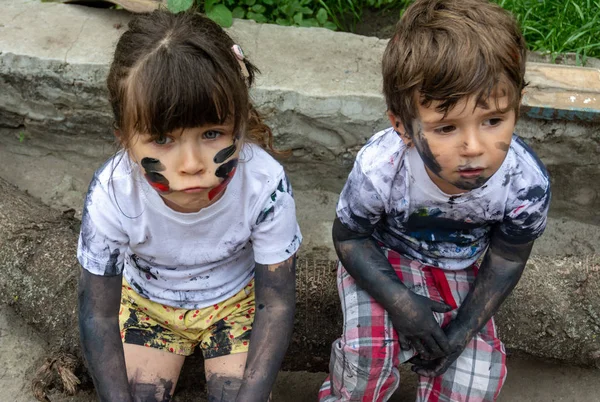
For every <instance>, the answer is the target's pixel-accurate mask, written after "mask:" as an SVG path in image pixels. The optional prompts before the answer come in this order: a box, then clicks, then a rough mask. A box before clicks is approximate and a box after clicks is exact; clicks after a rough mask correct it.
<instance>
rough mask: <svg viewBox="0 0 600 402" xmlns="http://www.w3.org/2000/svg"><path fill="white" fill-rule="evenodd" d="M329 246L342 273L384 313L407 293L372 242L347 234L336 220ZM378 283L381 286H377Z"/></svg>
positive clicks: (349, 232) (346, 230)
mask: <svg viewBox="0 0 600 402" xmlns="http://www.w3.org/2000/svg"><path fill="white" fill-rule="evenodd" d="M333 244H334V246H335V250H336V252H337V255H338V257H339V259H340V261H341V262H342V265H344V268H346V271H348V273H349V274H350V275H351V276H352V278H353V279H354V280H355V281H356V283H357V284H358V285H359V286H360V287H361V288H362V289H364V290H365V291H366V292H367V293H369V295H371V297H373V298H374V299H375V300H377V301H378V302H379V303H380V304H381V305H382V306H383V307H384V308H385V309H386V310H388V311H389V310H391V308H392V306H394V305H395V304H397V303H399V302H400V301H401V300H402V297H401V296H402V294H403V293H405V292H407V291H408V289H407V288H406V286H404V284H403V283H402V282H401V281H400V279H399V278H398V275H397V274H396V272H395V271H394V268H393V267H392V266H391V265H390V263H389V261H388V259H387V258H386V256H385V255H384V254H383V252H382V251H381V248H380V247H379V246H378V245H377V243H376V242H375V240H373V238H371V237H370V236H368V235H358V234H356V233H354V232H351V231H350V230H348V229H346V227H345V226H344V225H343V224H342V223H341V222H340V221H339V219H337V218H336V220H335V222H334V223H333ZM382 283H385V286H381V284H382Z"/></svg>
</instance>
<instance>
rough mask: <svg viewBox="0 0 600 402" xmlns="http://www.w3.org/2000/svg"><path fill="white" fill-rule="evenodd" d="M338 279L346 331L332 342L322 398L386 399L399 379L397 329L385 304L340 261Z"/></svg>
mask: <svg viewBox="0 0 600 402" xmlns="http://www.w3.org/2000/svg"><path fill="white" fill-rule="evenodd" d="M390 262H391V261H390ZM392 265H393V264H392ZM394 268H397V267H396V266H395V267H394ZM337 282H338V292H339V295H340V300H341V303H342V311H343V313H344V332H343V335H342V337H341V338H340V339H338V340H336V341H335V342H334V343H333V345H332V348H331V358H330V363H329V371H330V375H329V377H328V378H327V379H326V380H325V383H324V384H323V385H322V386H321V389H320V391H319V401H321V402H333V401H363V402H367V401H368V402H383V401H387V400H388V399H389V398H390V397H391V396H392V394H393V393H394V391H395V390H396V388H398V385H399V383H400V374H399V372H398V368H397V367H398V364H399V358H398V357H399V352H400V347H399V343H398V336H397V334H396V331H395V330H394V328H393V326H392V323H391V321H390V320H389V317H388V314H387V312H386V311H385V310H384V309H383V307H382V306H381V305H380V304H379V303H377V302H376V301H375V300H374V299H373V298H372V297H371V296H369V294H368V293H367V292H365V291H364V290H362V289H361V288H360V287H358V286H357V285H356V282H355V281H354V279H352V277H351V276H350V275H349V274H348V272H347V271H346V270H345V269H344V267H343V266H342V265H341V264H339V265H338V280H337Z"/></svg>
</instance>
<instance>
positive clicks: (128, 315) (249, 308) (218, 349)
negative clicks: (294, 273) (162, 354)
mask: <svg viewBox="0 0 600 402" xmlns="http://www.w3.org/2000/svg"><path fill="white" fill-rule="evenodd" d="M254 311H255V305H254V280H252V281H251V282H250V283H249V284H248V285H246V287H244V289H242V290H240V291H239V292H238V293H237V294H236V295H234V296H233V297H231V298H229V299H227V300H225V301H223V302H221V303H219V304H215V305H214V306H210V307H206V308H203V309H199V310H186V309H181V308H175V307H171V306H165V305H163V304H160V303H155V302H153V301H151V300H148V299H146V298H143V297H141V296H140V295H139V294H138V293H137V292H136V291H135V290H133V289H132V288H131V287H130V286H129V284H128V283H127V282H126V281H125V280H123V288H122V293H121V310H120V312H119V326H120V329H121V339H122V340H123V342H124V343H131V344H135V345H142V346H148V347H152V348H157V349H161V350H166V351H170V352H172V353H175V354H178V355H183V356H189V355H191V354H192V353H193V352H194V348H195V347H196V346H198V345H199V346H200V349H201V350H202V353H203V355H204V358H205V359H210V358H213V357H219V356H225V355H229V354H233V353H244V352H247V351H248V346H249V343H250V333H251V331H252V323H253V322H254Z"/></svg>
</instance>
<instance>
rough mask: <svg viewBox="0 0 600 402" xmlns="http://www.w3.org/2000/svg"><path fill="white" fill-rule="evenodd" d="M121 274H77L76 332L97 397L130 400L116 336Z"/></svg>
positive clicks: (118, 338)
mask: <svg viewBox="0 0 600 402" xmlns="http://www.w3.org/2000/svg"><path fill="white" fill-rule="evenodd" d="M121 280H122V279H121V275H118V276H110V277H104V276H98V275H94V274H91V273H90V272H88V271H87V270H85V269H82V271H81V277H80V278H79V332H80V337H81V345H82V349H83V354H84V356H85V359H86V361H87V366H88V370H89V372H90V375H91V377H92V379H93V381H94V386H95V388H96V392H97V394H98V397H99V400H100V401H103V402H104V401H107V402H112V401H125V402H126V401H132V398H131V394H130V392H129V384H128V382H127V371H126V369H125V356H124V354H123V344H122V343H121V338H120V336H119V318H118V313H119V305H120V303H121Z"/></svg>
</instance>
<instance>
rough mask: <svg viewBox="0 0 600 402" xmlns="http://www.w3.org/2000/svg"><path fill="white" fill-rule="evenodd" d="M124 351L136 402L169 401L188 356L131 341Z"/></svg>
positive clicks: (126, 344)
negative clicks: (134, 343) (135, 343)
mask: <svg viewBox="0 0 600 402" xmlns="http://www.w3.org/2000/svg"><path fill="white" fill-rule="evenodd" d="M123 351H124V352H125V365H126V366H127V377H128V378H129V387H130V389H131V393H132V395H133V400H134V402H138V401H139V402H142V401H144V402H145V401H160V402H168V401H170V400H171V397H172V396H173V392H174V391H175V385H176V384H177V380H178V378H179V373H180V372H181V366H182V365H183V362H184V360H185V356H180V355H176V354H174V353H170V352H167V351H164V350H160V349H155V348H151V347H146V346H140V345H133V344H130V343H125V344H123Z"/></svg>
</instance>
